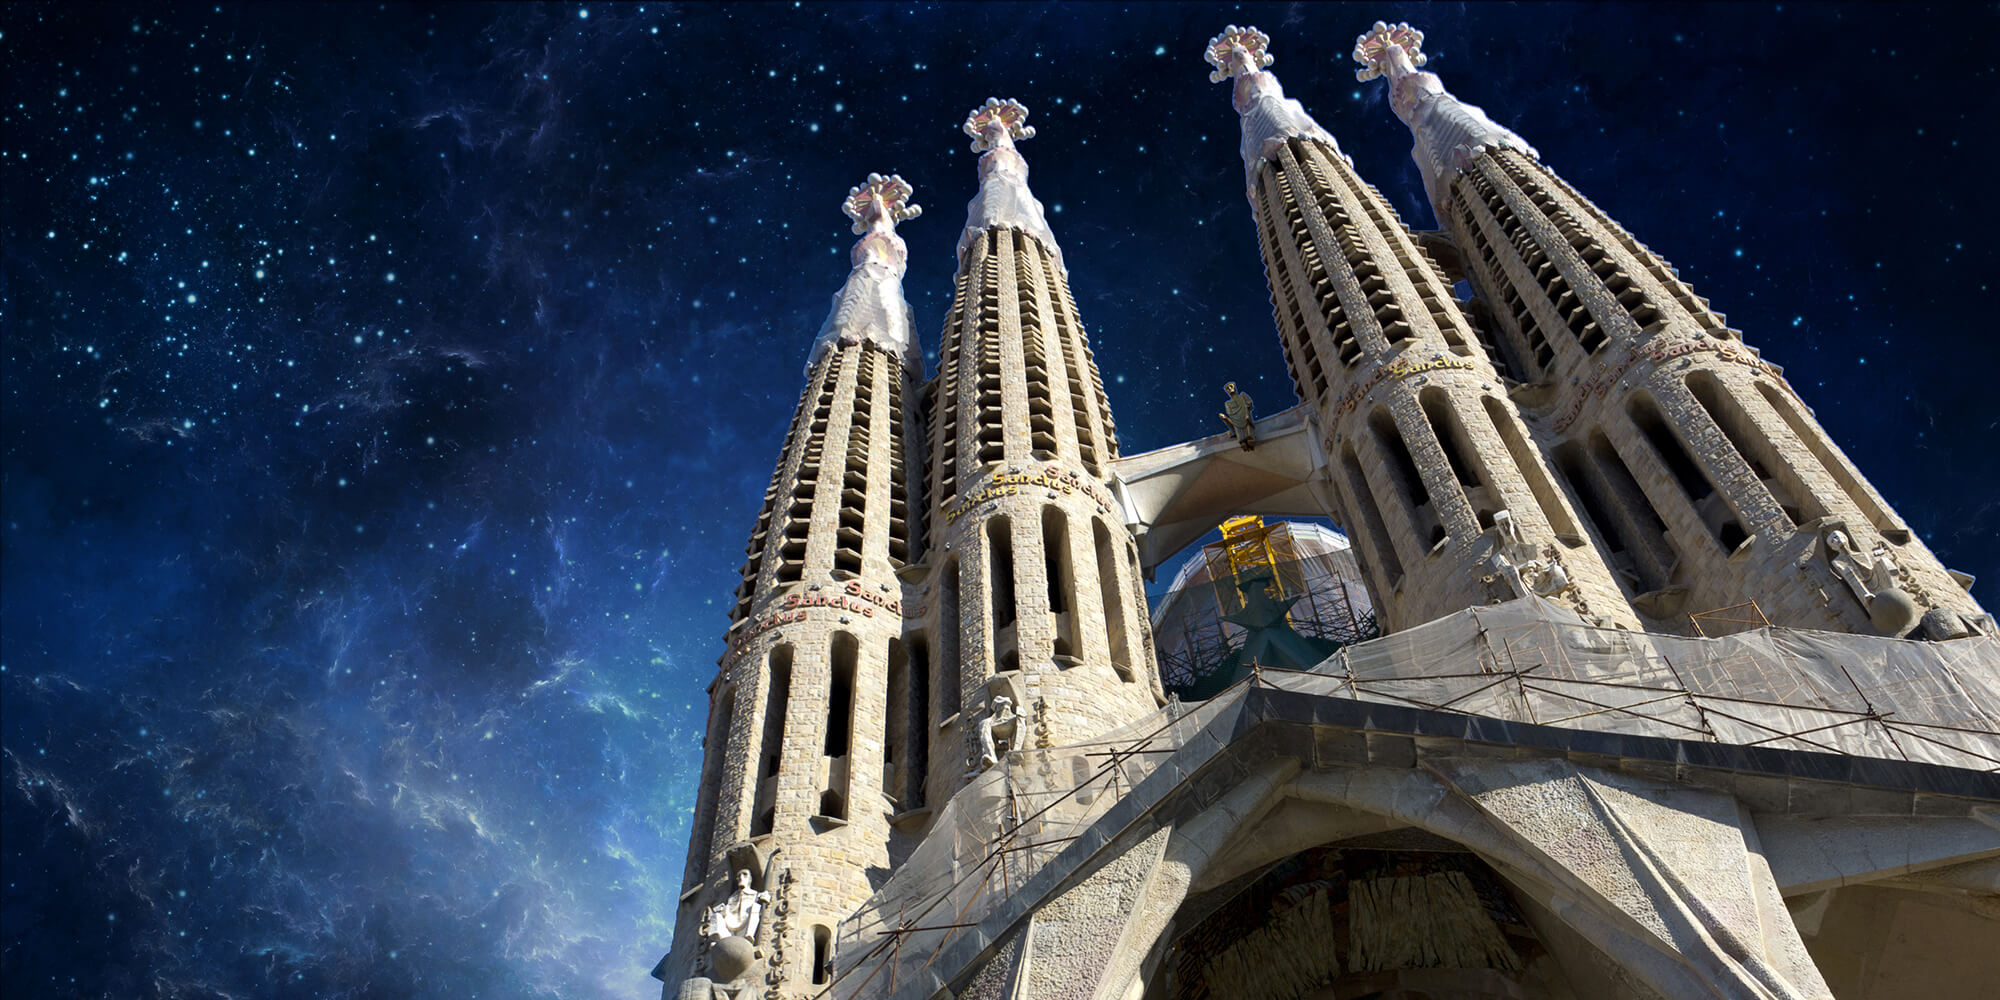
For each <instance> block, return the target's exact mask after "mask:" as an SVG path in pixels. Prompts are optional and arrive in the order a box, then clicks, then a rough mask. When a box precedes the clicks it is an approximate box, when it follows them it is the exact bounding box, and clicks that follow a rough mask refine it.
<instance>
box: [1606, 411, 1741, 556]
mask: <svg viewBox="0 0 2000 1000" xmlns="http://www.w3.org/2000/svg"><path fill="white" fill-rule="evenodd" d="M1626 412H1627V414H1628V415H1629V416H1630V417H1631V418H1632V423H1633V424H1634V425H1636V426H1637V427H1638V428H1639V433H1640V434H1642V435H1644V436H1645V438H1646V443H1648V444H1650V445H1652V446H1653V451H1654V452H1656V453H1657V454H1658V455H1659V456H1660V461H1661V462H1662V463H1664V464H1665V465H1666V467H1667V471H1668V472H1669V473H1671V474H1672V475H1673V478H1674V482H1675V483H1676V484H1678V485H1679V486H1680V488H1681V494H1682V495H1683V496H1685V497H1686V498H1687V501H1688V503H1689V504H1690V505H1692V506H1693V507H1694V510H1695V515H1696V516H1697V517H1699V518H1700V519H1701V522H1702V524H1704V525H1705V526H1707V527H1708V529H1709V530H1710V531H1711V532H1713V533H1714V535H1715V539H1716V541H1717V542H1718V543H1720V544H1721V545H1722V549H1723V551H1725V552H1734V551H1736V548H1737V546H1740V545H1742V544H1743V542H1744V541H1745V540H1746V539H1747V538H1748V537H1749V536H1748V534H1747V533H1745V532H1744V530H1743V525H1742V522H1741V521H1739V520H1738V518H1737V516H1736V512H1735V510H1734V509H1732V508H1730V507H1729V506H1728V504H1727V498H1723V497H1719V496H1717V494H1716V490H1715V484H1714V483H1712V482H1710V481H1709V478H1708V474H1707V472H1706V470H1704V469H1702V467H1701V464H1700V463H1699V462H1696V461H1695V458H1694V456H1693V455H1692V454H1690V453H1689V452H1688V450H1687V446H1686V445H1684V444H1682V443H1681V439H1680V435H1678V434H1676V433H1674V429H1673V428H1672V427H1669V426H1667V421H1666V417H1665V416H1663V415H1662V414H1661V413H1660V406H1659V404H1658V403H1655V402H1654V401H1653V398H1652V397H1651V396H1647V395H1644V394H1639V395H1635V396H1633V397H1632V401H1631V403H1630V404H1629V405H1628V406H1627V407H1626Z"/></svg>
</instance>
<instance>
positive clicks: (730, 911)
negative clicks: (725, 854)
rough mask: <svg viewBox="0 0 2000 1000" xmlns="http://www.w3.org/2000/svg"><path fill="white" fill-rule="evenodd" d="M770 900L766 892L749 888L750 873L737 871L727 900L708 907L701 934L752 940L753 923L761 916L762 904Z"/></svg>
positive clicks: (755, 934)
mask: <svg viewBox="0 0 2000 1000" xmlns="http://www.w3.org/2000/svg"><path fill="white" fill-rule="evenodd" d="M770 901H771V894H770V893H768V892H758V891H757V890H756V889H753V888H751V886H750V870H749V869H747V868H738V869H736V891H735V892H734V893H731V894H730V896H729V898H728V899H725V900H723V901H722V902H720V903H717V904H715V905H714V906H711V907H709V908H708V920H707V921H706V926H705V927H704V928H703V931H702V933H704V934H706V935H707V936H708V937H710V938H712V939H715V940H720V939H722V938H729V937H740V938H744V939H747V940H753V941H754V940H756V937H757V924H758V922H759V921H761V920H762V919H763V916H764V904H765V903H768V902H770Z"/></svg>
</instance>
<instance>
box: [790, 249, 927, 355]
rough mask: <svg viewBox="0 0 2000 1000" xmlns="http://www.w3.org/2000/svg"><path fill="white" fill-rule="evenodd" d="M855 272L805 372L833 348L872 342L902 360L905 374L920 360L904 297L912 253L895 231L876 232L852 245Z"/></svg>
mask: <svg viewBox="0 0 2000 1000" xmlns="http://www.w3.org/2000/svg"><path fill="white" fill-rule="evenodd" d="M849 259H850V260H851V261H852V262H853V264H854V270H853V271H851V272H849V273H848V275H847V283H846V284H845V285H842V286H841V288H840V291H838V292H835V293H834V295H833V309H832V311H830V312H829V313H828V314H827V317H826V322H825V323H823V324H821V325H820V328H819V337H818V338H817V339H815V340H814V341H813V349H812V354H811V355H810V356H809V357H807V358H806V372H807V373H808V374H810V373H811V372H812V367H813V365H816V364H818V363H819V359H820V358H821V357H822V356H824V355H825V354H826V353H827V352H828V351H831V350H833V348H834V346H835V345H842V346H850V347H851V346H854V345H857V344H861V343H864V342H869V343H874V344H875V345H876V346H878V347H881V348H882V349H883V350H885V351H888V352H889V353H891V354H894V355H896V356H897V357H900V358H902V359H903V364H904V370H905V371H912V372H918V371H921V369H920V368H914V367H912V366H911V365H912V362H914V361H916V360H917V354H916V348H917V337H916V332H915V331H916V323H915V318H914V314H912V313H911V311H910V303H909V301H908V300H907V299H905V298H904V297H903V275H904V273H906V272H907V271H908V270H909V260H910V248H909V247H908V246H907V245H906V244H904V242H903V238H902V237H901V236H898V235H896V233H895V230H893V229H877V230H872V231H870V232H869V233H868V234H867V235H866V236H863V237H862V238H861V240H860V242H858V243H856V244H854V250H853V252H852V253H851V254H849Z"/></svg>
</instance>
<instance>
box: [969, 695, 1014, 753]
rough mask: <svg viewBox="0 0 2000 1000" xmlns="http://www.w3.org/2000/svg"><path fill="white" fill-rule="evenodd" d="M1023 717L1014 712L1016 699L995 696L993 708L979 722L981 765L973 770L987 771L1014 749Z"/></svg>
mask: <svg viewBox="0 0 2000 1000" xmlns="http://www.w3.org/2000/svg"><path fill="white" fill-rule="evenodd" d="M1020 719H1021V717H1020V716H1019V715H1017V714H1015V712H1014V699H1012V698H1009V697H1007V696H1006V695H1004V694H996V695H994V696H993V702H992V708H991V709H990V710H988V711H987V713H986V717H985V718H982V719H980V720H979V763H978V764H977V766H975V767H974V768H973V770H976V771H977V770H985V769H986V768H989V767H992V766H993V765H995V764H998V763H1000V755H1001V754H1003V753H1006V752H1007V751H1008V750H1011V749H1013V747H1014V737H1015V735H1016V733H1017V731H1018V730H1019V728H1020Z"/></svg>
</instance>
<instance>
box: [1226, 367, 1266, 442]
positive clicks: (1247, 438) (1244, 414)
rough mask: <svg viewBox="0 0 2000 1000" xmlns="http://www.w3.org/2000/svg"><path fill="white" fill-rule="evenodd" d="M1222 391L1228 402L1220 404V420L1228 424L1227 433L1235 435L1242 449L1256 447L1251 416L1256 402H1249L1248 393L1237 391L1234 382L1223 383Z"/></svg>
mask: <svg viewBox="0 0 2000 1000" xmlns="http://www.w3.org/2000/svg"><path fill="white" fill-rule="evenodd" d="M1222 391H1223V392H1225V393H1228V394H1229V402H1227V403H1224V404H1222V422H1223V423H1225V424H1228V425H1229V433H1231V434H1234V435H1235V436H1236V441H1237V443H1238V444H1241V445H1242V446H1243V450H1244V451H1250V450H1252V449H1254V448H1256V447H1257V422H1256V420H1255V418H1253V417H1252V416H1251V411H1252V410H1253V409H1254V408H1255V406H1256V404H1255V403H1253V402H1251V400H1250V394H1249V393H1247V392H1237V391H1236V383H1234V382H1225V383H1223V385H1222Z"/></svg>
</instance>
